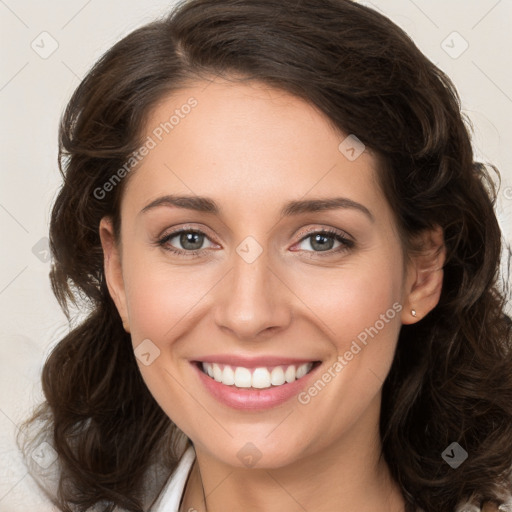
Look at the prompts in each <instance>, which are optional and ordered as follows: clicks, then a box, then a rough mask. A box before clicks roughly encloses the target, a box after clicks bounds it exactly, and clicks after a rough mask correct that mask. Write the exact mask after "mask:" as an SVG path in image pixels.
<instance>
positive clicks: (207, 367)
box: [194, 361, 321, 390]
mask: <svg viewBox="0 0 512 512" xmlns="http://www.w3.org/2000/svg"><path fill="white" fill-rule="evenodd" d="M194 363H195V364H196V366H197V367H198V369H199V370H200V371H201V372H202V373H203V374H205V375H207V376H208V377H210V378H211V379H212V380H215V381H216V382H218V383H219V384H223V385H225V386H229V387H231V388H234V389H247V390H249V389H253V390H257V389H267V388H279V387H281V386H286V385H287V384H291V383H293V382H295V381H298V380H301V379H302V378H304V377H305V376H306V375H308V374H309V373H310V372H311V371H313V370H314V369H315V368H316V367H317V366H319V365H320V364H321V361H309V362H302V363H296V364H281V365H274V366H258V367H255V368H247V367H244V366H234V365H229V364H223V363H220V362H219V363H217V362H206V361H195V362H194Z"/></svg>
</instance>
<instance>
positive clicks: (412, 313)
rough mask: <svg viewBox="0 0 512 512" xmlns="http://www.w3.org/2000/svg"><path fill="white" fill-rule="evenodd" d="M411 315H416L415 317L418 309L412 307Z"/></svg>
mask: <svg viewBox="0 0 512 512" xmlns="http://www.w3.org/2000/svg"><path fill="white" fill-rule="evenodd" d="M411 315H412V316H414V317H415V316H416V310H415V309H411Z"/></svg>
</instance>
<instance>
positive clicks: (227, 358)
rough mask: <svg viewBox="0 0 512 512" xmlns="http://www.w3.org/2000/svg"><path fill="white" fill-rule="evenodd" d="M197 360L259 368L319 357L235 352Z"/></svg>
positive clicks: (310, 360) (301, 361)
mask: <svg viewBox="0 0 512 512" xmlns="http://www.w3.org/2000/svg"><path fill="white" fill-rule="evenodd" d="M194 361H195V362H200V363H219V364H228V365H230V366H242V367H243V368H258V367H262V366H279V365H301V364H304V363H311V362H315V361H318V359H299V358H296V357H281V356H258V357H251V356H236V355H233V354H218V355H212V356H203V357H197V358H195V359H194Z"/></svg>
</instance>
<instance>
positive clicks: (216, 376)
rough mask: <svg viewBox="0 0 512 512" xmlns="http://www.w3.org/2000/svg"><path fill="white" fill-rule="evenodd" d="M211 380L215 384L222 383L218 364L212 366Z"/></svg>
mask: <svg viewBox="0 0 512 512" xmlns="http://www.w3.org/2000/svg"><path fill="white" fill-rule="evenodd" d="M213 378H214V379H215V380H216V381H217V382H222V370H221V369H220V366H219V365H218V364H214V365H213Z"/></svg>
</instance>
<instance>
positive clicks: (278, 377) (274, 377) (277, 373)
mask: <svg viewBox="0 0 512 512" xmlns="http://www.w3.org/2000/svg"><path fill="white" fill-rule="evenodd" d="M270 382H271V383H272V385H273V386H280V385H281V384H284V383H285V382H286V379H285V378H284V372H283V369H282V368H281V367H280V366H276V367H275V368H274V369H273V370H272V373H271V374H270Z"/></svg>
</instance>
